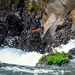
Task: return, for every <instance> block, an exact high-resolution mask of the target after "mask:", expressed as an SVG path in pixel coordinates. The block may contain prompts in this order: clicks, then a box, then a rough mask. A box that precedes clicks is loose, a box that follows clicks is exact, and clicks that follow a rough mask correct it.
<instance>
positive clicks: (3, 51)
mask: <svg viewBox="0 0 75 75" xmlns="http://www.w3.org/2000/svg"><path fill="white" fill-rule="evenodd" d="M74 47H75V40H70V41H69V42H68V43H67V44H66V45H63V44H62V45H60V46H59V47H56V48H55V49H57V51H59V52H61V51H64V52H66V53H67V52H68V51H69V50H70V49H72V48H74ZM42 55H43V54H40V53H37V52H24V51H22V50H20V49H16V48H9V47H5V48H0V61H1V62H4V63H10V64H18V65H29V66H35V65H36V63H37V62H38V60H39V59H40V57H41V56H42Z"/></svg>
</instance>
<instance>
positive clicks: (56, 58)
mask: <svg viewBox="0 0 75 75" xmlns="http://www.w3.org/2000/svg"><path fill="white" fill-rule="evenodd" d="M71 57H72V56H71V55H67V54H66V53H65V52H63V51H62V52H60V53H59V52H57V50H55V52H54V51H51V52H50V53H49V54H47V55H43V56H42V57H41V58H40V59H39V62H38V63H37V64H36V65H37V66H41V65H58V66H61V65H63V64H65V63H68V62H69V58H71Z"/></svg>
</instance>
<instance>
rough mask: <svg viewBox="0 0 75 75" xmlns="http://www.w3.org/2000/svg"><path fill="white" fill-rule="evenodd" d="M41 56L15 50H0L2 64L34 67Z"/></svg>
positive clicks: (35, 53)
mask: <svg viewBox="0 0 75 75" xmlns="http://www.w3.org/2000/svg"><path fill="white" fill-rule="evenodd" d="M41 56H42V54H40V53H37V52H24V51H22V50H20V49H16V48H8V47H6V48H2V49H0V61H1V62H4V63H10V64H18V65H29V66H35V65H36V63H37V62H38V60H39V59H40V57H41Z"/></svg>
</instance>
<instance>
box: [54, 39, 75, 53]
mask: <svg viewBox="0 0 75 75" xmlns="http://www.w3.org/2000/svg"><path fill="white" fill-rule="evenodd" d="M72 48H75V40H72V39H71V40H70V41H68V43H67V44H66V45H64V44H62V45H60V46H59V47H56V48H55V49H56V50H57V51H58V52H61V51H64V52H65V53H67V52H68V51H69V50H70V49H72Z"/></svg>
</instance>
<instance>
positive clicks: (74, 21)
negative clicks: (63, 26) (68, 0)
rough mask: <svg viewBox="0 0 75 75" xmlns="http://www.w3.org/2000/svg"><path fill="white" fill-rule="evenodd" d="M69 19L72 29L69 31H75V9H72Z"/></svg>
mask: <svg viewBox="0 0 75 75" xmlns="http://www.w3.org/2000/svg"><path fill="white" fill-rule="evenodd" d="M70 17H71V19H72V27H71V30H72V31H75V9H73V10H72V11H71V13H70Z"/></svg>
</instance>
